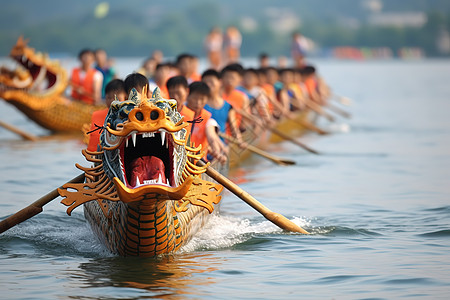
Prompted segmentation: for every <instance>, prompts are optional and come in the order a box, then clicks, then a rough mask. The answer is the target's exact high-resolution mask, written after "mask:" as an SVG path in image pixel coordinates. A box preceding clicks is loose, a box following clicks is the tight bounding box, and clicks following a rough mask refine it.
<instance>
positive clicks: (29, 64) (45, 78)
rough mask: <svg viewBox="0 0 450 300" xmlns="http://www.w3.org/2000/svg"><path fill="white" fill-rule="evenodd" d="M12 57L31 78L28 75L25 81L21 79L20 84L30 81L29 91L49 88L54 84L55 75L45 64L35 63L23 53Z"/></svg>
mask: <svg viewBox="0 0 450 300" xmlns="http://www.w3.org/2000/svg"><path fill="white" fill-rule="evenodd" d="M13 59H14V60H15V61H17V62H18V63H19V64H20V65H21V66H23V67H24V68H25V69H26V70H27V71H28V73H29V74H30V76H31V78H30V77H28V78H27V79H26V80H25V81H21V85H25V84H29V83H30V80H31V82H32V85H31V87H30V88H29V89H30V91H43V90H50V89H51V88H52V87H53V86H55V84H56V81H57V75H56V74H55V73H53V72H51V71H49V70H48V69H47V68H46V67H45V66H43V65H42V66H40V65H38V64H35V63H34V62H33V61H32V60H31V59H29V58H28V57H26V56H25V55H20V56H13ZM16 87H17V88H24V86H16Z"/></svg>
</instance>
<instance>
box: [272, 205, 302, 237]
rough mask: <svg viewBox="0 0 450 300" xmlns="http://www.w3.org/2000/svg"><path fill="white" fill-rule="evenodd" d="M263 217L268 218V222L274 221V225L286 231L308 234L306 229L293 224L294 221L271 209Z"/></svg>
mask: <svg viewBox="0 0 450 300" xmlns="http://www.w3.org/2000/svg"><path fill="white" fill-rule="evenodd" d="M264 217H265V218H266V219H267V220H269V221H270V222H272V223H274V224H275V225H277V226H278V227H280V228H282V229H284V230H286V231H292V232H298V233H303V234H309V232H308V231H306V230H305V229H303V228H301V227H300V226H298V225H297V224H295V223H294V222H292V221H291V220H289V219H288V218H286V217H285V216H283V215H281V214H279V213H276V212H273V211H271V212H269V213H267V214H265V215H264Z"/></svg>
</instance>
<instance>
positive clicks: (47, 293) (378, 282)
mask: <svg viewBox="0 0 450 300" xmlns="http://www.w3.org/2000/svg"><path fill="white" fill-rule="evenodd" d="M130 61H132V62H133V63H139V62H140V61H138V60H126V59H122V60H118V66H119V67H120V66H122V69H119V71H121V74H122V76H123V75H126V73H128V72H129V71H131V70H132V68H134V67H137V66H136V65H133V66H131V65H130ZM316 63H317V66H318V69H319V71H320V73H321V74H322V76H323V77H324V78H325V79H326V80H327V81H328V83H329V84H330V86H331V87H332V88H333V90H334V91H335V93H336V94H338V95H343V96H347V97H349V98H350V99H352V104H351V106H343V105H339V104H337V102H334V103H335V105H339V106H340V107H341V108H343V109H346V110H347V111H349V112H351V114H352V116H353V117H352V118H351V119H350V120H347V119H344V118H339V117H338V118H337V122H334V123H330V122H329V121H327V120H324V119H319V122H318V124H319V125H320V126H322V127H323V128H324V129H328V130H330V131H332V132H333V134H332V135H327V136H318V135H315V134H308V135H306V136H304V137H302V138H301V141H302V142H304V143H307V144H308V145H310V147H313V148H315V149H317V150H318V151H320V152H321V153H322V155H318V156H316V155H313V154H308V153H306V152H305V151H304V150H302V149H300V148H298V147H297V146H295V145H292V144H289V143H287V142H284V143H281V144H277V145H272V146H270V147H269V150H270V151H271V152H272V153H274V154H276V155H280V156H283V157H286V158H290V159H293V160H295V161H296V162H297V165H295V166H289V167H283V166H277V165H274V164H272V163H270V162H267V161H264V160H263V159H261V158H257V157H253V158H251V159H250V160H249V161H247V162H246V163H245V164H244V165H241V166H240V167H239V168H238V169H236V170H234V171H233V172H232V173H231V174H230V176H232V178H233V179H234V180H236V181H238V182H240V184H241V187H242V188H244V189H245V190H246V191H248V192H249V193H250V194H252V195H254V196H255V197H256V198H257V199H258V200H260V201H261V202H262V203H264V204H265V205H267V206H268V207H270V208H271V209H272V210H274V211H276V212H279V213H281V214H283V215H285V216H287V217H288V218H289V219H291V220H293V221H294V222H295V223H297V224H298V225H300V226H302V227H304V228H305V229H307V230H309V231H310V232H312V234H311V235H309V236H304V235H298V234H289V233H285V232H282V231H281V230H279V229H278V228H276V227H275V226H274V225H272V224H271V223H269V222H268V221H265V219H264V218H263V217H261V216H260V215H258V214H257V213H256V212H255V211H253V210H252V209H251V208H250V207H249V206H247V205H246V204H245V203H243V202H241V201H240V200H239V199H238V198H236V197H234V196H232V195H231V194H229V193H226V194H225V197H224V200H223V204H222V207H221V213H220V215H219V216H217V217H215V218H214V219H213V221H212V222H210V223H209V225H208V226H207V227H206V228H205V229H204V230H202V231H201V232H199V234H198V235H197V236H196V237H195V238H194V240H193V241H192V242H191V243H189V244H188V245H187V246H186V247H185V248H184V249H183V251H182V252H181V253H177V254H174V255H170V256H165V257H159V258H154V259H142V258H122V257H116V256H112V255H110V254H109V253H107V252H106V251H105V250H104V249H103V248H102V247H101V246H100V244H99V243H98V242H97V240H96V239H95V237H94V236H93V234H92V233H91V231H90V229H89V228H88V226H87V225H86V223H85V221H84V217H83V214H82V209H77V210H75V211H74V213H73V214H72V216H71V217H69V216H67V215H66V213H65V207H63V205H61V204H59V201H53V202H52V203H50V204H48V205H47V206H45V208H44V212H43V213H41V214H40V215H38V216H36V217H34V218H32V219H30V220H28V221H26V222H24V223H22V224H20V225H18V226H16V227H15V228H13V229H11V230H9V231H7V232H6V233H4V234H2V235H0V291H1V295H0V298H2V299H112V298H114V299H147V298H160V299H211V298H215V299H230V298H235V299H400V298H403V299H448V295H449V294H450V256H449V250H450V200H449V198H450V187H449V178H450V117H449V112H450V84H449V78H450V61H448V60H422V61H368V62H343V61H340V62H339V61H328V60H322V61H317V62H316ZM0 108H1V111H2V118H1V119H2V120H4V121H5V122H9V123H11V124H13V125H15V126H18V127H20V128H22V129H25V130H28V131H30V132H31V133H33V134H35V135H40V136H46V135H48V132H47V131H45V130H43V129H41V128H39V127H38V126H37V125H35V124H33V123H32V122H31V121H28V120H27V119H26V118H25V117H24V116H23V115H22V114H21V113H20V112H18V111H17V110H16V109H15V108H12V107H11V106H9V105H7V104H5V103H4V102H0ZM82 148H83V145H82V144H81V142H80V141H79V140H78V138H76V137H64V136H53V137H45V138H42V139H41V140H40V141H38V142H34V143H33V142H27V141H22V140H21V139H20V138H18V137H16V136H15V135H13V134H12V133H9V132H6V131H5V130H4V129H1V128H0V174H1V179H0V212H1V213H0V218H4V217H5V216H8V215H10V214H12V213H14V212H15V211H17V210H19V209H20V208H22V207H24V206H26V205H27V204H28V203H31V202H32V201H35V200H36V199H37V198H39V197H40V196H41V195H44V194H45V193H47V192H48V191H50V190H52V189H53V188H55V187H57V186H59V185H61V184H62V183H64V182H66V181H67V180H69V179H71V178H72V177H75V176H76V175H77V174H78V173H79V171H78V170H77V169H76V168H75V167H74V164H75V163H76V162H78V163H81V164H84V165H87V164H86V163H85V162H84V160H83V158H82V156H81V153H80V150H81V149H82Z"/></svg>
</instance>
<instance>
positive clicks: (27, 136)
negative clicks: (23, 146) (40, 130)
mask: <svg viewBox="0 0 450 300" xmlns="http://www.w3.org/2000/svg"><path fill="white" fill-rule="evenodd" d="M0 126H2V127H3V128H5V129H8V130H9V131H12V132H14V133H15V134H18V135H20V136H21V137H23V138H24V139H26V140H29V141H37V139H38V138H37V137H35V136H34V135H32V134H29V133H27V132H25V131H23V130H20V129H19V128H17V127H15V126H12V125H10V124H8V123H5V122H3V121H0Z"/></svg>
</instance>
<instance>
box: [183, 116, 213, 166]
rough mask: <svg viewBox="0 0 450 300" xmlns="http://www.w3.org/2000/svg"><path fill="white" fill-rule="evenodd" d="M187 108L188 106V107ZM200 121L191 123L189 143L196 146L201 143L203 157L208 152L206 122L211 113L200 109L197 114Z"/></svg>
mask: <svg viewBox="0 0 450 300" xmlns="http://www.w3.org/2000/svg"><path fill="white" fill-rule="evenodd" d="M188 109H189V108H188ZM198 117H201V118H202V121H201V122H200V123H193V124H192V125H191V128H190V129H191V130H190V131H191V145H193V146H195V147H198V146H199V145H202V152H204V153H205V155H204V157H206V155H207V154H208V145H209V144H208V139H207V137H206V123H208V120H209V119H210V118H211V113H210V112H209V111H207V110H206V109H202V111H201V113H200V115H199V116H197V117H196V118H198Z"/></svg>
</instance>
